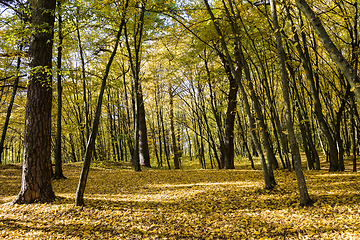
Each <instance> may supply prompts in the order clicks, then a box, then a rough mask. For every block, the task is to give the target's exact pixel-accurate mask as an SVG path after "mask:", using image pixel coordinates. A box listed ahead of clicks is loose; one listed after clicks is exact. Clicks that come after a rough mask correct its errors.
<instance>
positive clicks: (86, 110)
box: [76, 10, 90, 139]
mask: <svg viewBox="0 0 360 240" xmlns="http://www.w3.org/2000/svg"><path fill="white" fill-rule="evenodd" d="M78 11H79V10H78ZM78 14H80V13H79V12H78ZM76 34H77V38H78V46H79V52H80V60H81V73H82V87H83V98H84V115H85V137H86V139H89V134H90V121H89V104H88V99H87V91H86V73H85V58H84V50H83V47H82V42H81V37H80V29H79V21H78V19H76Z"/></svg>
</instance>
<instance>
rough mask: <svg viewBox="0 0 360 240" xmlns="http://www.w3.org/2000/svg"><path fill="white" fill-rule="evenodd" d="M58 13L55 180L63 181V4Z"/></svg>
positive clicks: (59, 6) (59, 4) (59, 5)
mask: <svg viewBox="0 0 360 240" xmlns="http://www.w3.org/2000/svg"><path fill="white" fill-rule="evenodd" d="M58 11H59V20H58V24H59V47H58V58H57V72H56V73H57V74H56V75H57V91H58V96H57V100H58V109H57V119H56V120H57V121H56V143H55V172H54V176H53V178H54V179H63V178H66V177H65V176H64V174H63V171H62V155H61V115H62V114H61V110H62V86H61V76H62V71H61V68H62V65H61V60H62V44H63V39H64V37H63V34H62V16H61V14H62V12H61V3H60V1H59V2H58Z"/></svg>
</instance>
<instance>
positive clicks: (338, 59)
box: [295, 0, 360, 101]
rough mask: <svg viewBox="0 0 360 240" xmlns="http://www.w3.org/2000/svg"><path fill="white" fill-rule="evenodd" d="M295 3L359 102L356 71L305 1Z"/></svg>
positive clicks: (359, 95) (299, 0)
mask: <svg viewBox="0 0 360 240" xmlns="http://www.w3.org/2000/svg"><path fill="white" fill-rule="evenodd" d="M295 2H296V4H297V5H298V7H299V8H300V10H301V11H302V12H303V13H304V14H305V16H306V17H307V19H308V20H309V21H310V23H311V25H312V26H313V28H314V29H315V32H316V33H317V35H318V37H319V39H320V41H321V42H322V44H323V45H324V47H325V49H326V51H327V52H328V53H329V55H330V57H331V58H332V59H333V61H334V62H335V64H336V65H337V66H338V68H340V70H341V71H342V72H343V74H344V76H345V77H346V79H347V81H348V82H349V84H350V86H351V88H352V90H354V93H355V96H356V98H357V100H358V101H360V87H359V84H360V82H359V77H358V76H357V73H356V71H355V70H354V69H353V68H352V67H351V66H350V64H349V62H348V61H347V60H346V59H345V58H344V56H343V55H342V53H341V51H340V50H339V49H338V48H337V47H336V46H335V44H334V43H333V42H332V40H331V39H330V36H329V35H328V33H327V32H326V30H325V28H324V27H323V25H322V23H321V21H320V19H319V17H318V16H316V14H315V12H314V11H313V10H312V9H311V8H310V6H309V5H308V4H307V2H306V0H295Z"/></svg>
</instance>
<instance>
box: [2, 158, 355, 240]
mask: <svg viewBox="0 0 360 240" xmlns="http://www.w3.org/2000/svg"><path fill="white" fill-rule="evenodd" d="M80 171H81V165H80V164H65V165H64V173H65V175H66V176H67V177H68V178H67V179H65V180H58V181H54V183H53V185H54V190H55V193H56V195H57V199H56V201H55V202H54V203H52V204H31V205H15V206H11V205H9V204H8V202H10V201H11V200H13V199H14V197H15V196H16V195H17V193H18V192H19V188H20V182H21V169H20V166H18V165H5V166H1V168H0V182H1V184H0V204H1V205H0V238H1V239H360V207H359V202H360V196H359V190H360V185H359V184H358V183H359V180H360V174H359V173H352V172H345V173H329V172H327V171H325V170H321V171H305V176H306V180H307V185H308V190H309V193H310V196H311V198H312V199H313V200H315V201H316V202H315V204H314V206H313V207H307V208H301V207H299V206H298V204H299V199H298V190H297V184H296V177H295V173H294V172H288V171H284V170H278V171H276V172H275V176H276V180H277V183H278V186H277V187H276V188H275V190H273V191H271V192H267V191H264V190H263V178H262V175H261V171H256V170H176V171H174V170H172V171H169V170H152V169H150V170H149V169H145V170H143V171H142V172H134V171H133V170H130V169H125V168H124V167H123V166H122V165H120V164H114V163H112V164H110V163H106V162H104V163H101V162H97V163H96V164H93V165H92V168H91V170H90V175H89V177H90V178H89V180H88V183H87V187H86V192H85V204H86V206H85V207H84V208H80V207H75V206H74V201H75V200H74V198H75V191H76V187H77V183H78V179H79V175H80Z"/></svg>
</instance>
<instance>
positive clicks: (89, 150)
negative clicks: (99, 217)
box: [75, 0, 129, 206]
mask: <svg viewBox="0 0 360 240" xmlns="http://www.w3.org/2000/svg"><path fill="white" fill-rule="evenodd" d="M128 4H129V0H126V2H125V3H124V5H123V9H122V10H123V12H122V14H123V16H122V19H121V22H120V26H119V30H118V32H117V35H116V39H115V43H114V49H113V51H112V52H111V55H110V58H109V61H108V63H107V65H106V69H105V73H104V77H103V79H102V82H101V88H100V93H99V97H98V103H97V107H96V112H95V115H94V122H93V126H92V130H91V134H90V136H89V139H88V143H87V145H86V150H85V157H84V165H83V168H82V171H81V175H80V179H79V185H78V188H77V190H76V198H75V205H76V206H83V205H84V192H85V187H86V181H87V177H88V174H89V169H90V162H91V158H92V154H93V151H94V148H95V140H96V136H97V133H98V131H99V124H100V116H101V108H102V101H103V96H104V92H105V86H106V81H107V78H108V76H109V72H110V67H111V64H112V62H113V60H114V58H115V55H116V51H117V49H118V45H119V42H120V37H121V32H122V30H123V27H124V26H125V19H126V12H127V8H128Z"/></svg>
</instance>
